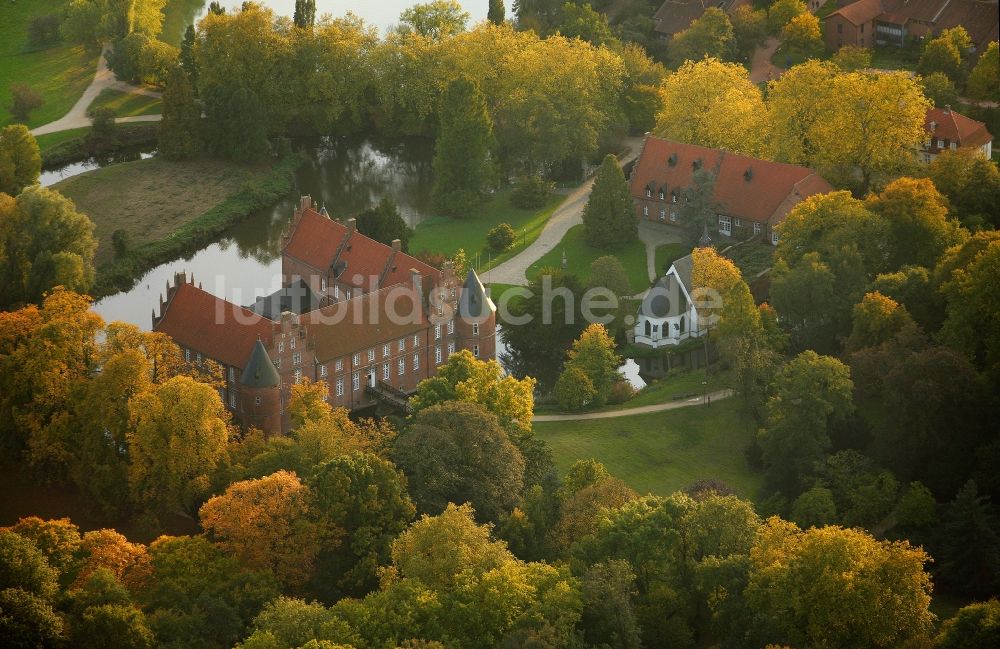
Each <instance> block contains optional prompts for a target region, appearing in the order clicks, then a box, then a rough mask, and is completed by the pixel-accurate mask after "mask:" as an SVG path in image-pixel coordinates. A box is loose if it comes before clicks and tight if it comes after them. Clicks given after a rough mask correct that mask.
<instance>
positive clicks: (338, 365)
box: [333, 358, 344, 372]
mask: <svg viewBox="0 0 1000 649" xmlns="http://www.w3.org/2000/svg"><path fill="white" fill-rule="evenodd" d="M333 367H334V370H335V371H337V372H340V371H341V370H343V369H344V359H342V358H338V359H337V362H336V363H335V364H334V366H333Z"/></svg>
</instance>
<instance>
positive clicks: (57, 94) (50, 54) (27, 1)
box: [0, 0, 99, 128]
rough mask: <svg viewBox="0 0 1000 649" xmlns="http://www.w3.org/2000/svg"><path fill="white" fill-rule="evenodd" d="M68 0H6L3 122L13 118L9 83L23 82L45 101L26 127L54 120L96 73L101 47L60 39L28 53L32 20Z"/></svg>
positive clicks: (1, 50)
mask: <svg viewBox="0 0 1000 649" xmlns="http://www.w3.org/2000/svg"><path fill="white" fill-rule="evenodd" d="M65 4H66V1H65V0H55V1H51V0H18V2H14V3H11V2H9V1H7V0H5V1H4V2H3V9H2V13H0V126H5V125H7V124H10V123H13V121H14V118H13V116H12V115H11V114H10V102H11V94H10V86H11V84H14V83H23V84H26V85H28V86H29V87H30V88H32V89H33V90H34V91H35V92H37V93H38V94H39V95H40V96H41V97H42V101H43V102H44V103H43V104H42V105H41V106H40V107H39V108H36V109H35V110H33V111H32V112H31V115H30V118H29V119H28V126H29V127H30V128H34V127H36V126H41V125H42V124H47V123H48V122H52V121H55V120H57V119H59V118H60V117H62V116H63V115H65V114H66V113H68V112H69V109H70V108H72V107H73V104H75V103H76V100H77V99H79V98H80V95H82V94H83V91H84V89H85V88H86V87H87V86H88V85H89V84H90V82H91V80H93V78H94V71H95V70H96V68H97V58H98V55H99V53H98V52H88V51H86V50H85V49H84V48H83V47H80V46H70V45H67V44H58V45H56V46H55V47H51V48H49V49H45V50H38V51H34V52H27V51H25V49H26V48H27V46H28V19H29V18H31V17H32V16H41V15H45V14H50V13H58V12H59V11H61V10H62V8H63V6H64V5H65Z"/></svg>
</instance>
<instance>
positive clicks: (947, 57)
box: [917, 30, 968, 83]
mask: <svg viewBox="0 0 1000 649" xmlns="http://www.w3.org/2000/svg"><path fill="white" fill-rule="evenodd" d="M963 31H964V30H963ZM966 39H968V34H966ZM959 44H960V42H956V40H955V39H953V38H951V37H950V36H949V35H948V34H946V33H942V34H940V35H939V36H938V37H937V38H934V39H931V40H930V41H929V42H928V43H927V45H925V46H924V51H923V52H922V53H921V55H920V61H919V62H918V63H917V72H919V73H920V74H922V75H928V74H931V73H933V72H940V73H942V74H944V75H947V76H948V78H949V79H951V80H952V81H954V82H956V83H958V82H961V81H963V77H964V71H963V69H962V59H963V56H964V54H965V52H964V51H963V50H961V49H960V48H959Z"/></svg>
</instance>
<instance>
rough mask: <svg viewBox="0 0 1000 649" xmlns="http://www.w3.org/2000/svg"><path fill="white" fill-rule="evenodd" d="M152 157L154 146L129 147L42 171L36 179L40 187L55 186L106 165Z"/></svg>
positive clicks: (154, 152)
mask: <svg viewBox="0 0 1000 649" xmlns="http://www.w3.org/2000/svg"><path fill="white" fill-rule="evenodd" d="M154 155H156V147H155V146H151V145H146V146H139V147H129V148H127V149H123V150H121V151H117V152H115V153H114V154H111V155H106V156H95V157H93V158H87V159H86V160H81V161H80V162H73V163H71V164H68V165H65V166H62V167H59V168H58V169H52V170H50V171H43V172H42V175H41V176H39V177H38V182H39V183H40V184H41V185H42V187H49V186H51V185H54V184H56V183H57V182H59V181H60V180H65V179H67V178H72V177H73V176H78V175H80V174H82V173H84V172H86V171H93V170H94V169H97V168H99V167H107V166H108V165H111V164H118V163H119V162H134V161H135V160H140V159H141V160H147V159H149V158H152V157H153V156H154Z"/></svg>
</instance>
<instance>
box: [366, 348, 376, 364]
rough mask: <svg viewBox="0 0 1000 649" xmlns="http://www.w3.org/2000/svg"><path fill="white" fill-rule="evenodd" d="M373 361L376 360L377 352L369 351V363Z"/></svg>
mask: <svg viewBox="0 0 1000 649" xmlns="http://www.w3.org/2000/svg"><path fill="white" fill-rule="evenodd" d="M373 360H375V350H374V349H369V350H368V362H369V363H371V362H372V361H373Z"/></svg>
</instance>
